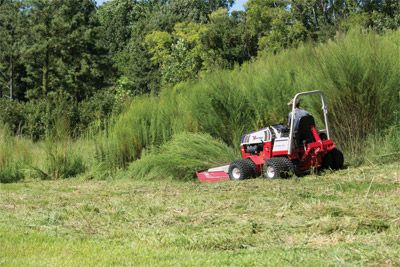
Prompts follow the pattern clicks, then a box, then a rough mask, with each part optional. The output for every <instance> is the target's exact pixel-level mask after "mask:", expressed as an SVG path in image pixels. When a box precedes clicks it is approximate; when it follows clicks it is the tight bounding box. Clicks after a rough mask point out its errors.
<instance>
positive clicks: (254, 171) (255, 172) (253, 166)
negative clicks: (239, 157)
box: [245, 158, 261, 178]
mask: <svg viewBox="0 0 400 267" xmlns="http://www.w3.org/2000/svg"><path fill="white" fill-rule="evenodd" d="M245 160H247V162H248V163H249V165H250V167H251V172H252V173H251V177H254V178H255V177H258V176H260V175H261V173H260V172H259V171H258V170H257V165H256V164H255V163H254V161H252V160H251V159H249V158H247V159H245Z"/></svg>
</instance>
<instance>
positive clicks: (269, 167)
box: [264, 157, 294, 179]
mask: <svg viewBox="0 0 400 267" xmlns="http://www.w3.org/2000/svg"><path fill="white" fill-rule="evenodd" d="M293 172H294V165H293V163H292V162H291V161H290V160H289V159H288V158H284V157H277V158H271V159H268V160H266V161H265V164H264V177H265V178H267V179H277V178H287V177H289V176H290V175H291V174H292V173H293Z"/></svg>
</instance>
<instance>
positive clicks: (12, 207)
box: [0, 162, 400, 266]
mask: <svg viewBox="0 0 400 267" xmlns="http://www.w3.org/2000/svg"><path fill="white" fill-rule="evenodd" d="M399 203H400V166H399V164H398V162H397V163H393V164H387V165H373V164H371V165H369V166H363V167H359V168H353V167H350V168H348V169H345V170H341V171H339V172H336V173H326V174H323V175H318V176H316V175H309V176H305V177H303V178H293V179H288V180H274V181H267V180H263V179H261V178H260V179H255V180H248V181H243V182H223V183H217V184H200V183H198V182H180V181H165V180H160V181H138V180H135V179H129V178H126V179H119V180H107V181H96V180H84V179H82V178H81V179H79V178H77V179H70V180H55V181H37V180H25V181H24V182H20V183H15V184H0V266H136V265H144V266H322V265H325V266H335V265H337V266H366V265H367V266H368V265H370V266H399V265H400V256H399V251H400V208H399Z"/></svg>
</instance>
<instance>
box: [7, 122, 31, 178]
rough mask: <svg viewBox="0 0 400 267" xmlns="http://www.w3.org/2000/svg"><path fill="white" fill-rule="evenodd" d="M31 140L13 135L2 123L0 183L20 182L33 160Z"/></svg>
mask: <svg viewBox="0 0 400 267" xmlns="http://www.w3.org/2000/svg"><path fill="white" fill-rule="evenodd" d="M29 143H30V142H29V141H27V140H23V139H20V138H18V137H12V136H11V132H10V131H9V129H8V127H7V126H4V125H0V183H13V182H18V181H20V180H22V179H24V178H25V176H26V173H25V171H24V170H25V169H26V167H27V165H28V164H29V163H30V162H31V160H32V158H31V157H32V155H31V151H30V144H29Z"/></svg>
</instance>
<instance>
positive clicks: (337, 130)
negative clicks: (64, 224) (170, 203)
mask: <svg viewBox="0 0 400 267" xmlns="http://www.w3.org/2000/svg"><path fill="white" fill-rule="evenodd" d="M399 40H400V31H396V32H392V33H388V34H386V35H384V36H380V35H377V34H374V33H361V32H359V31H357V30H355V31H353V32H351V33H350V34H348V35H346V36H344V37H342V36H338V37H337V39H336V40H335V41H331V42H329V43H327V44H320V45H317V46H312V45H304V46H303V47H300V48H298V49H292V50H287V51H284V52H282V53H280V54H277V55H272V56H268V57H266V58H260V59H258V60H256V61H255V62H250V63H246V64H244V65H243V66H242V67H240V68H236V69H235V70H233V71H227V70H221V71H217V72H215V73H211V74H205V75H204V76H203V78H202V79H200V80H199V81H196V82H187V83H182V84H178V85H177V86H175V87H174V88H165V89H164V90H163V91H162V92H161V94H160V95H159V96H145V97H138V98H136V99H135V100H134V101H133V102H132V103H131V106H130V107H129V108H128V110H127V112H125V113H124V114H123V115H122V116H120V117H119V119H118V120H117V122H116V123H115V124H114V125H113V126H112V127H110V128H109V129H108V130H107V132H105V133H104V134H103V135H102V138H99V142H98V143H99V144H98V145H97V153H96V155H97V158H98V160H99V161H100V162H105V163H106V165H107V166H109V167H110V168H115V169H118V168H125V167H127V166H128V164H129V162H132V161H134V160H136V159H139V158H140V157H141V154H142V151H144V150H145V149H147V148H150V147H154V146H160V145H162V144H164V143H165V142H167V141H169V140H170V139H171V138H172V136H173V135H174V134H178V133H181V132H205V133H209V134H210V135H211V136H212V137H214V138H218V139H220V140H223V141H224V142H225V143H226V144H228V145H229V146H232V147H237V146H238V144H239V142H240V137H241V135H242V134H243V133H245V132H248V131H251V130H253V129H257V128H259V127H263V126H265V125H268V124H274V123H279V122H283V123H286V120H287V113H288V111H289V108H288V107H287V105H286V103H287V102H288V100H289V99H290V98H291V97H292V96H293V95H294V94H295V93H296V92H300V91H308V90H316V89H319V90H323V91H324V92H325V93H326V95H327V100H328V107H329V111H330V114H329V117H330V122H331V128H332V130H333V131H332V132H333V133H334V135H333V136H334V139H335V141H337V142H338V143H339V145H340V146H341V147H342V148H344V149H345V152H346V154H351V155H355V156H356V155H358V154H360V152H361V150H362V149H363V146H362V145H361V144H362V143H363V141H365V139H366V138H367V136H368V135H369V134H371V133H373V132H375V130H384V129H386V128H388V127H390V126H391V125H392V124H393V119H394V116H395V114H396V110H398V108H399V105H398V103H399V94H398V90H399V86H400V60H398V59H399V52H398V51H399V43H400V42H399ZM304 107H306V108H307V109H309V110H310V111H311V113H312V114H313V115H315V116H316V118H317V120H318V119H319V120H321V116H320V114H322V112H321V106H320V103H318V104H317V102H316V101H314V100H311V101H308V100H307V101H305V102H304Z"/></svg>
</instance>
